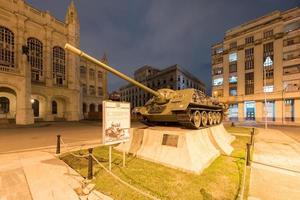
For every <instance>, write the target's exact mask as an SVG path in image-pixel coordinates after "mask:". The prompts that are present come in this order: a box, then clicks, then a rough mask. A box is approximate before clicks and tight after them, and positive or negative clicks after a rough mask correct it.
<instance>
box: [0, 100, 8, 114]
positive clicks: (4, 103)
mask: <svg viewBox="0 0 300 200" xmlns="http://www.w3.org/2000/svg"><path fill="white" fill-rule="evenodd" d="M5 113H9V99H8V98H7V97H0V114H5Z"/></svg>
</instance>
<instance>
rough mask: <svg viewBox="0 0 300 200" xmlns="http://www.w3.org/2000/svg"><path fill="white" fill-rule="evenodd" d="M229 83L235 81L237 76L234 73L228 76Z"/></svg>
mask: <svg viewBox="0 0 300 200" xmlns="http://www.w3.org/2000/svg"><path fill="white" fill-rule="evenodd" d="M229 83H231V84H233V83H237V76H236V75H233V76H230V77H229Z"/></svg>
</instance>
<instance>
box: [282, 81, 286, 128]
mask: <svg viewBox="0 0 300 200" xmlns="http://www.w3.org/2000/svg"><path fill="white" fill-rule="evenodd" d="M287 87H288V85H286V86H283V89H282V94H281V95H282V124H284V122H285V113H284V112H285V96H284V93H285V91H286V89H287Z"/></svg>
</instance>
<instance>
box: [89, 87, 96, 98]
mask: <svg viewBox="0 0 300 200" xmlns="http://www.w3.org/2000/svg"><path fill="white" fill-rule="evenodd" d="M89 93H90V95H91V96H95V95H96V91H95V86H93V85H90V87H89Z"/></svg>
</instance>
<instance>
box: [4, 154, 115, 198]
mask: <svg viewBox="0 0 300 200" xmlns="http://www.w3.org/2000/svg"><path fill="white" fill-rule="evenodd" d="M83 181H84V179H83V178H82V177H81V176H80V175H79V174H78V173H77V172H75V171H74V170H73V169H72V168H70V167H69V166H68V165H67V164H65V163H64V162H63V161H61V160H60V159H58V158H57V157H56V156H55V155H54V154H53V152H50V151H49V150H48V151H31V152H23V153H17V154H5V155H0V200H21V199H22V200H32V199H33V200H48V199H49V200H73V199H74V200H78V199H79V197H78V195H77V193H76V192H75V191H82V188H83ZM86 199H87V198H86ZM88 199H93V200H96V199H98V200H100V199H110V198H105V197H104V195H101V193H98V192H96V191H93V192H92V193H91V195H89V198H88Z"/></svg>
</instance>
